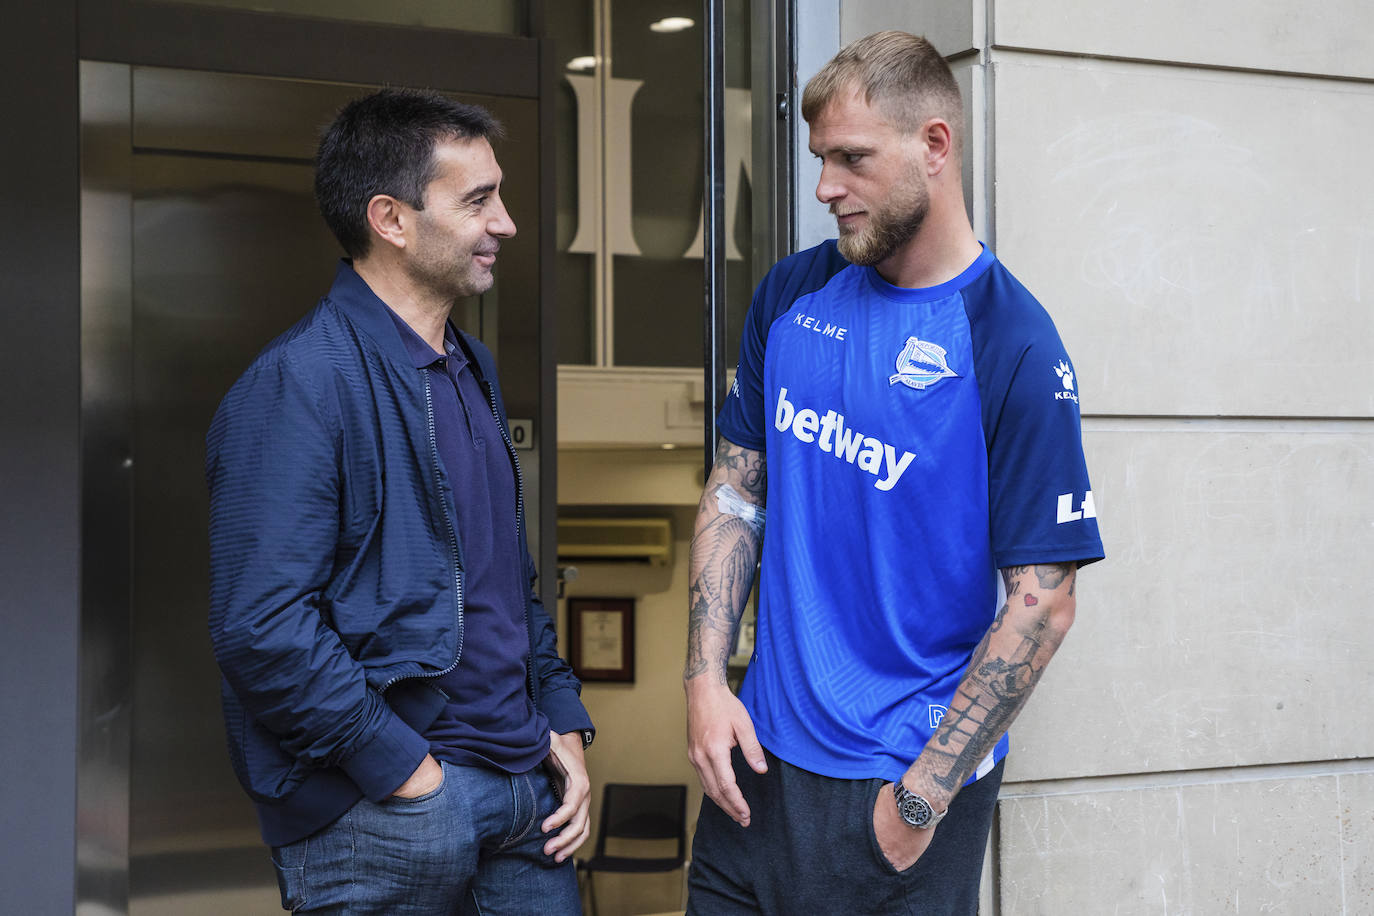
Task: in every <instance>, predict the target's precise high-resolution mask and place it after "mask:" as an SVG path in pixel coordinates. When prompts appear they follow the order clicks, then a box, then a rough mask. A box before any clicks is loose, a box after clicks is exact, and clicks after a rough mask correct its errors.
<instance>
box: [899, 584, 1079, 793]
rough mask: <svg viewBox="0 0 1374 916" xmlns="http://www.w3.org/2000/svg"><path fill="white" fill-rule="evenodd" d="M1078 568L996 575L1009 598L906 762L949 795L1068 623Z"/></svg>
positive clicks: (1017, 706) (1005, 722)
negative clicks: (941, 713) (926, 737)
mask: <svg viewBox="0 0 1374 916" xmlns="http://www.w3.org/2000/svg"><path fill="white" fill-rule="evenodd" d="M1076 577H1077V564H1075V563H1053V564H1043V565H1038V566H1011V567H1007V568H1006V569H1003V570H1002V579H1003V582H1004V583H1005V585H1006V592H1007V601H1006V603H1005V604H1003V605H1002V609H1001V610H1000V611H999V612H998V613H997V618H996V619H995V620H994V621H993V623H992V626H991V627H989V629H988V631H987V633H985V634H984V635H983V639H982V641H981V642H980V643H979V644H978V647H977V648H976V649H974V650H973V657H972V659H971V660H970V661H969V666H968V670H967V671H966V672H965V674H964V677H963V680H962V681H960V682H959V687H958V689H957V690H956V691H955V694H954V699H953V700H952V701H951V702H950V705H949V711H948V712H947V713H946V714H945V717H944V718H943V719H942V720H941V721H940V726H939V728H937V729H936V731H935V735H934V737H933V738H931V739H930V743H928V744H927V745H926V747H925V750H924V751H922V752H921V756H920V757H919V758H917V760H916V762H915V763H913V764H912V768H911V771H909V772H911V773H913V774H914V776H915V779H919V780H921V781H922V782H924V781H926V780H928V781H929V782H931V783H933V784H935V785H937V786H939V787H940V788H941V789H943V790H944V791H946V792H948V793H949V795H950V797H952V796H953V795H954V794H955V793H956V792H958V791H959V787H960V786H962V785H963V784H964V782H965V781H967V780H968V778H969V776H971V775H972V774H973V771H974V770H975V769H976V768H977V767H978V764H979V763H980V762H982V760H983V759H984V758H985V757H987V755H988V754H990V753H992V750H993V748H994V747H996V746H997V742H998V741H999V740H1001V738H1002V735H1003V734H1005V733H1006V731H1007V728H1008V727H1009V726H1010V725H1011V723H1012V721H1013V720H1014V719H1015V718H1016V716H1017V714H1018V713H1020V712H1021V709H1022V707H1024V706H1025V704H1026V700H1027V699H1029V697H1030V694H1031V691H1032V690H1034V689H1035V685H1036V683H1038V682H1039V680H1040V675H1041V674H1042V673H1044V670H1045V666H1046V665H1047V664H1049V661H1050V658H1051V657H1052V656H1053V655H1054V653H1055V650H1056V649H1058V648H1059V644H1060V643H1061V642H1063V639H1064V635H1065V633H1066V632H1067V630H1068V622H1070V621H1072V619H1073V609H1074V603H1073V602H1074V598H1073V590H1074V580H1075V579H1076Z"/></svg>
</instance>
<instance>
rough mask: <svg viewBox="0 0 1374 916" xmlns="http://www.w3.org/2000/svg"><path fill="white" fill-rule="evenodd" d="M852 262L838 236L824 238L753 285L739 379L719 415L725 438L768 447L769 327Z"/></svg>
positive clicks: (760, 448) (757, 447)
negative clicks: (766, 364) (837, 243)
mask: <svg viewBox="0 0 1374 916" xmlns="http://www.w3.org/2000/svg"><path fill="white" fill-rule="evenodd" d="M847 266H849V262H847V261H846V260H845V259H844V258H843V257H841V256H840V253H839V251H838V249H837V248H836V247H835V242H834V241H833V240H831V241H827V242H822V243H821V244H819V245H817V246H815V247H814V248H808V249H806V250H805V251H799V252H797V253H796V254H792V255H788V256H787V257H786V258H783V259H782V260H781V261H779V262H778V263H777V264H775V265H774V266H773V269H772V270H770V271H768V274H767V276H765V277H764V278H763V281H762V282H761V283H759V286H758V289H756V290H754V298H753V301H751V302H750V303H749V314H748V315H746V316H745V319H744V329H743V331H742V333H741V334H740V342H739V363H738V365H737V367H736V370H735V381H734V383H733V384H732V385H731V386H730V391H729V392H728V393H727V395H726V398H725V405H724V406H723V407H722V408H721V411H720V414H719V415H718V416H717V418H716V427H717V429H718V431H719V432H720V434H721V435H722V436H724V437H725V438H726V439H728V440H730V441H731V442H733V443H735V444H736V445H741V446H743V447H745V448H749V449H755V450H757V451H760V452H762V451H765V450H766V444H767V443H766V440H767V433H768V430H767V428H766V427H765V425H764V424H765V422H766V421H765V417H766V415H767V411H766V409H765V398H764V390H763V359H764V351H765V349H766V348H767V344H768V332H769V330H770V329H771V328H772V326H773V322H774V321H776V320H777V318H778V316H779V315H782V314H783V313H784V312H786V311H787V310H788V309H789V308H791V307H792V303H794V302H796V301H797V300H798V299H800V298H801V297H802V296H804V295H806V294H807V293H810V292H814V291H815V290H818V289H820V288H821V287H823V286H825V284H826V283H827V282H829V280H830V278H831V277H833V276H834V275H835V274H837V273H839V272H840V271H841V270H843V269H844V268H845V267H847Z"/></svg>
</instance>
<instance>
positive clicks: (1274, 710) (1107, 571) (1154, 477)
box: [1007, 421, 1374, 912]
mask: <svg viewBox="0 0 1374 916" xmlns="http://www.w3.org/2000/svg"><path fill="white" fill-rule="evenodd" d="M1085 442H1086V447H1087V452H1088V461H1089V468H1090V470H1091V472H1092V474H1093V492H1094V496H1095V501H1096V504H1097V509H1098V514H1099V522H1100V524H1101V526H1102V532H1103V539H1104V541H1105V543H1106V549H1107V557H1108V558H1107V560H1105V561H1104V562H1102V563H1099V564H1097V565H1094V566H1090V567H1088V568H1086V569H1085V570H1083V571H1082V573H1081V574H1080V578H1079V592H1078V602H1079V604H1078V618H1077V621H1076V623H1075V625H1074V628H1073V630H1072V632H1071V633H1070V634H1069V637H1068V639H1067V640H1066V641H1065V643H1064V646H1063V647H1062V648H1061V650H1060V652H1059V654H1058V656H1057V657H1056V658H1055V660H1054V662H1053V663H1052V664H1051V665H1050V667H1049V669H1048V670H1047V672H1046V674H1045V677H1044V680H1043V681H1042V682H1041V684H1040V686H1039V688H1038V689H1037V690H1036V693H1035V696H1034V697H1033V698H1032V700H1031V702H1030V704H1029V706H1028V707H1027V709H1026V711H1025V713H1024V714H1023V715H1022V717H1021V718H1020V720H1018V721H1017V723H1016V724H1015V725H1014V726H1013V727H1012V754H1011V756H1010V758H1009V759H1008V774H1007V775H1008V778H1009V779H1049V778H1063V777H1074V776H1093V775H1103V774H1114V773H1117V774H1119V773H1140V772H1147V771H1164V770H1186V769H1194V768H1202V767H1223V766H1237V765H1247V764H1266V763H1281V762H1291V761H1301V760H1331V759H1340V758H1353V757H1370V756H1374V717H1371V716H1369V715H1368V714H1367V711H1366V710H1365V709H1364V698H1366V697H1369V696H1374V670H1371V666H1370V664H1369V658H1370V651H1369V647H1370V645H1372V644H1374V623H1371V619H1370V616H1369V614H1368V609H1367V603H1368V599H1367V597H1366V591H1367V588H1366V586H1365V583H1364V581H1363V580H1364V578H1366V577H1367V573H1364V572H1360V573H1357V572H1356V571H1361V570H1367V569H1368V567H1369V558H1370V557H1371V556H1374V508H1371V505H1370V503H1369V501H1368V500H1367V499H1365V498H1361V497H1360V496H1359V495H1358V494H1368V493H1370V492H1371V491H1374V423H1357V422H1344V423H1331V424H1322V423H1292V422H1266V423H1260V422H1247V423H1240V422H1225V421H1193V422H1187V421H1183V422H1177V423H1168V422H1165V421H1156V422H1150V421H1134V422H1132V421H1099V422H1095V423H1094V422H1091V421H1090V422H1089V423H1088V431H1087V433H1086V435H1085ZM1066 912H1067V911H1066Z"/></svg>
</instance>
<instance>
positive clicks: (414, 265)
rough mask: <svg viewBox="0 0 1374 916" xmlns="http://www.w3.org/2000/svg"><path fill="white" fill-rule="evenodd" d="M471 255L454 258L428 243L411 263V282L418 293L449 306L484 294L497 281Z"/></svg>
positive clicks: (449, 250)
mask: <svg viewBox="0 0 1374 916" xmlns="http://www.w3.org/2000/svg"><path fill="white" fill-rule="evenodd" d="M473 254H474V252H473V251H462V252H459V253H458V255H457V257H455V255H454V252H453V251H452V250H451V249H449V248H446V247H445V246H443V245H442V244H435V240H433V239H431V240H430V243H429V244H428V245H426V246H424V247H422V248H421V249H420V250H419V251H417V252H416V256H415V258H414V259H413V260H412V261H411V262H410V264H409V273H410V276H411V279H412V280H413V281H414V282H415V283H416V285H417V286H418V287H420V288H421V289H424V290H428V291H429V292H431V293H433V294H435V295H436V296H438V297H440V298H443V299H447V300H448V301H450V302H457V301H458V300H459V299H465V298H467V297H468V296H476V295H478V294H480V293H485V292H486V291H487V290H489V289H491V287H492V285H493V284H494V283H495V280H496V278H495V276H494V275H493V273H492V271H491V270H486V269H483V268H482V267H479V266H478V264H477V262H476V261H474V260H473V259H472V258H473Z"/></svg>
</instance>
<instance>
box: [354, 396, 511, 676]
mask: <svg viewBox="0 0 1374 916" xmlns="http://www.w3.org/2000/svg"><path fill="white" fill-rule="evenodd" d="M420 380H421V381H422V382H423V383H424V386H425V424H426V426H427V427H428V430H429V456H430V463H431V465H432V466H433V469H434V486H435V489H436V490H437V491H438V493H439V512H440V513H441V514H442V515H443V516H444V524H445V525H446V526H447V528H448V543H449V548H450V550H451V553H452V556H453V614H454V618H455V619H456V621H457V623H458V650H457V652H456V653H455V654H454V656H453V664H451V665H449V666H448V667H447V668H445V669H444V670H443V671H430V672H426V671H421V672H417V673H416V674H398V675H396V676H395V677H393V678H392V679H391V680H389V681H387V682H386V683H385V684H383V685H382V689H381V690H379V691H378V693H385V692H386V690H387V688H389V687H390V686H391V685H392V684H394V683H396V682H397V681H400V680H405V679H407V678H433V677H443V676H444V675H445V674H448V673H449V672H450V671H452V670H453V669H454V668H457V667H458V660H459V659H460V658H462V657H463V635H464V634H463V562H462V549H461V547H460V545H459V543H458V532H457V531H456V530H455V529H454V527H453V518H452V517H451V516H450V515H449V513H448V505H447V502H446V500H445V499H444V488H443V485H442V483H441V481H442V478H443V475H442V473H441V472H440V465H439V441H438V438H437V437H436V435H435V432H434V394H433V392H432V391H431V389H430V386H429V371H428V370H426V369H421V370H420ZM488 394H489V395H490V392H488ZM496 425H497V426H500V425H501V424H500V423H497V424H496ZM501 434H502V435H503V436H504V435H505V430H504V429H503V430H502V431H501ZM509 442H510V440H509V439H507V444H508V445H509ZM519 474H520V471H519V467H518V466H517V468H516V477H517V481H518V478H519ZM516 492H517V494H518V493H519V491H518V490H517V491H516ZM518 499H519V497H518V496H517V501H518ZM525 629H526V630H528V629H529V625H528V624H526V626H525Z"/></svg>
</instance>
